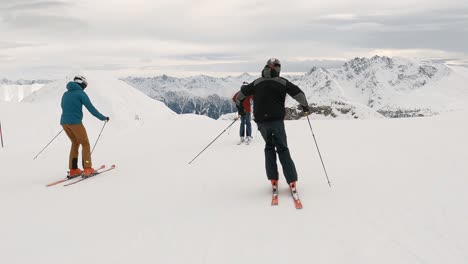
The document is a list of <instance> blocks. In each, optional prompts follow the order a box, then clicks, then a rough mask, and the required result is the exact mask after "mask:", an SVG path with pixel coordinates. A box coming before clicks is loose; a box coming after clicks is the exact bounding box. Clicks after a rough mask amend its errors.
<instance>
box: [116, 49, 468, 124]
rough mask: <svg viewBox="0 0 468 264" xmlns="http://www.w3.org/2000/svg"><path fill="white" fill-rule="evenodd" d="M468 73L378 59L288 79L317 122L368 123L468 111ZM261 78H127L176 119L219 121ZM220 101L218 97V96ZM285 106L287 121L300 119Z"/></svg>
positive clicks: (428, 64)
mask: <svg viewBox="0 0 468 264" xmlns="http://www.w3.org/2000/svg"><path fill="white" fill-rule="evenodd" d="M467 76H468V70H467V69H466V68H457V67H448V66H446V65H445V64H441V63H434V62H431V61H422V60H421V61H418V60H411V59H404V58H389V57H381V56H374V57H372V58H355V59H353V60H350V61H348V62H346V63H345V64H344V65H343V66H341V67H339V68H333V69H324V68H317V67H313V68H312V69H311V70H310V71H309V72H308V73H306V74H304V75H301V76H284V77H285V78H287V79H289V80H290V81H292V82H293V83H295V84H297V85H298V86H299V87H300V88H301V89H303V90H304V92H305V93H306V96H307V98H308V101H309V103H310V104H311V106H312V109H313V111H314V113H315V114H316V115H318V117H332V118H370V117H383V116H385V117H410V116H428V115H434V114H438V113H441V112H447V111H451V110H459V109H466V107H467V104H466V102H467V101H468V88H467V87H466V86H465V83H466V82H467V81H468V77H467ZM257 77H258V76H252V75H249V74H247V73H244V74H242V75H240V76H228V77H224V78H215V77H209V76H195V77H188V78H176V77H170V76H166V75H163V76H158V77H151V78H142V77H127V78H125V79H123V80H124V81H125V82H127V83H128V84H130V85H131V86H133V87H135V88H137V89H139V90H140V91H142V92H144V93H145V94H147V95H148V96H150V97H151V98H154V99H157V100H160V101H163V102H164V103H165V104H166V105H168V106H169V107H170V108H171V109H172V110H173V111H175V112H176V113H196V114H204V115H207V116H210V117H212V118H218V117H219V116H220V115H221V114H226V113H229V112H232V111H233V109H235V108H234V105H233V104H232V101H231V97H232V95H233V94H234V93H235V92H236V91H238V90H239V87H240V86H241V84H242V82H243V81H247V82H250V81H253V80H255V79H256V78H257ZM215 95H216V96H215ZM296 104H297V103H296V102H295V101H294V100H292V99H291V98H289V99H288V101H287V106H288V107H289V110H288V116H287V118H288V119H295V118H298V117H299V113H298V111H297V110H296V107H295V106H296Z"/></svg>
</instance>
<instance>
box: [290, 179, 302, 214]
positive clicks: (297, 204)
mask: <svg viewBox="0 0 468 264" xmlns="http://www.w3.org/2000/svg"><path fill="white" fill-rule="evenodd" d="M289 189H290V190H291V195H292V197H293V199H294V206H295V207H296V209H302V203H301V200H300V199H299V194H298V193H297V188H296V182H292V183H291V184H289Z"/></svg>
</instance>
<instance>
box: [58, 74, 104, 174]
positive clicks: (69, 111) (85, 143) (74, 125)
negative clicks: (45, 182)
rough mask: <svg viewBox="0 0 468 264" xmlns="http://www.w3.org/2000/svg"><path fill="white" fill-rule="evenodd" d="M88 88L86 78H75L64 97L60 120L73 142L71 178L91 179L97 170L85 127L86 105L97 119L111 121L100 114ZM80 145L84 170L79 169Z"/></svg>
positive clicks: (70, 159) (70, 160) (70, 165)
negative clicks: (85, 90) (87, 91)
mask: <svg viewBox="0 0 468 264" xmlns="http://www.w3.org/2000/svg"><path fill="white" fill-rule="evenodd" d="M87 86H88V82H87V80H86V78H85V77H83V76H81V75H77V76H75V78H73V82H69V83H68V84H67V90H68V91H66V92H65V93H64V94H63V96H62V103H61V105H62V116H61V118H60V125H62V127H63V130H64V131H65V133H66V134H67V136H68V138H70V140H71V143H72V145H71V149H70V158H69V165H68V166H69V169H70V174H69V177H77V176H80V175H83V177H89V176H90V175H92V174H93V173H95V170H94V169H93V167H92V165H93V164H92V162H91V147H90V144H89V139H88V134H87V133H86V129H85V127H84V126H83V122H82V121H83V109H82V106H83V105H84V106H85V107H86V109H88V111H89V112H90V113H91V114H92V115H93V116H95V117H96V118H98V119H100V120H102V121H106V122H108V121H109V117H106V116H104V115H102V114H101V113H99V111H98V110H97V109H96V108H95V107H94V106H93V104H92V103H91V101H90V100H89V97H88V95H87V94H86V93H85V92H84V89H85V88H86V87H87ZM80 145H81V146H82V164H83V169H84V171H82V170H81V169H79V168H78V151H79V147H80Z"/></svg>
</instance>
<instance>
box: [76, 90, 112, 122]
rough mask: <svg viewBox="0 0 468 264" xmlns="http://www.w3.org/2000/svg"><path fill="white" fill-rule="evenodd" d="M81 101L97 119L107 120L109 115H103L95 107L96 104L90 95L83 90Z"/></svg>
mask: <svg viewBox="0 0 468 264" xmlns="http://www.w3.org/2000/svg"><path fill="white" fill-rule="evenodd" d="M81 103H82V104H83V105H84V106H85V107H86V109H88V111H89V112H90V113H91V114H92V115H93V116H95V117H96V118H97V119H99V120H102V121H106V120H107V117H105V116H103V115H102V114H101V113H99V111H98V110H97V109H96V108H95V107H94V105H93V104H92V103H91V100H89V97H88V95H87V94H86V93H85V92H83V96H82V98H81Z"/></svg>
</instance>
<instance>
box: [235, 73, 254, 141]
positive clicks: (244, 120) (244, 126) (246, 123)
mask: <svg viewBox="0 0 468 264" xmlns="http://www.w3.org/2000/svg"><path fill="white" fill-rule="evenodd" d="M247 84H249V83H248V82H243V83H242V86H241V89H242V87H244V86H246V85H247ZM238 93H239V92H237V93H236V94H234V97H232V100H233V101H234V103H235V102H236V100H237V94H238ZM251 99H253V96H252V95H251V96H248V97H247V98H245V99H244V100H243V101H244V102H243V105H242V106H243V108H244V110H245V115H243V116H241V119H240V120H241V124H240V132H239V136H240V142H239V144H242V143H243V142H246V143H247V144H249V143H250V141H251V140H252V123H251V120H252V115H251V112H252V110H251V107H250V100H251ZM246 134H247V136H245V135H246Z"/></svg>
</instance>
